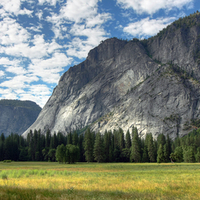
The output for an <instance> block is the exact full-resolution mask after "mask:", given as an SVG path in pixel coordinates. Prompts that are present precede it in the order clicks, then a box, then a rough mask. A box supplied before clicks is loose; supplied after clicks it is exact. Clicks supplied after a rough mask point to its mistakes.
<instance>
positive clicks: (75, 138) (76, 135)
mask: <svg viewBox="0 0 200 200" xmlns="http://www.w3.org/2000/svg"><path fill="white" fill-rule="evenodd" d="M72 144H73V145H75V146H76V145H78V133H77V132H76V131H74V132H73V133H72Z"/></svg>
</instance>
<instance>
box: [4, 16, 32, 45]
mask: <svg viewBox="0 0 200 200" xmlns="http://www.w3.org/2000/svg"><path fill="white" fill-rule="evenodd" d="M29 38H30V34H29V33H28V31H27V30H26V29H25V28H23V27H22V26H21V25H19V24H18V23H17V22H16V20H15V19H12V18H10V17H5V18H3V20H2V21H0V44H2V45H13V44H21V43H23V42H27V41H28V39H29Z"/></svg>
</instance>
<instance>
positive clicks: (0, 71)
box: [0, 70, 5, 78]
mask: <svg viewBox="0 0 200 200" xmlns="http://www.w3.org/2000/svg"><path fill="white" fill-rule="evenodd" d="M4 75H5V73H4V71H2V70H0V78H1V77H3V76H4Z"/></svg>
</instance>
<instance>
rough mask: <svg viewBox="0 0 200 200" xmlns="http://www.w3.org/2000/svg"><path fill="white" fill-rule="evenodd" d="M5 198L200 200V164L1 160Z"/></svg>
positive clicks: (1, 195) (0, 183) (1, 187)
mask: <svg viewBox="0 0 200 200" xmlns="http://www.w3.org/2000/svg"><path fill="white" fill-rule="evenodd" d="M0 199H2V200H6V199H26V200H27V199H170V200H171V199H200V164H199V163H194V164H186V163H181V164H180V163H178V164H177V163H176V164H175V163H168V164H156V163H154V164H150V163H145V164H144V163H143V164H135V163H109V164H108V163H102V164H97V163H77V164H73V165H71V164H70V165H69V164H59V163H50V162H11V163H3V162H0Z"/></svg>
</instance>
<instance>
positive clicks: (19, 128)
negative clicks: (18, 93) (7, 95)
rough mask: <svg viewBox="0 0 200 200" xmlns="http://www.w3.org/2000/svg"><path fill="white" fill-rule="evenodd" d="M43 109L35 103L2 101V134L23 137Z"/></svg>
mask: <svg viewBox="0 0 200 200" xmlns="http://www.w3.org/2000/svg"><path fill="white" fill-rule="evenodd" d="M41 110H42V109H41V108H40V106H38V105H37V104H36V103H35V102H32V101H19V100H5V99H2V100H0V133H4V134H5V136H8V135H9V134H11V133H17V134H19V135H21V134H22V133H23V132H24V131H25V130H26V129H27V128H28V127H29V126H30V125H31V124H33V122H34V121H35V120H36V118H37V117H38V115H39V113H40V111H41Z"/></svg>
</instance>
